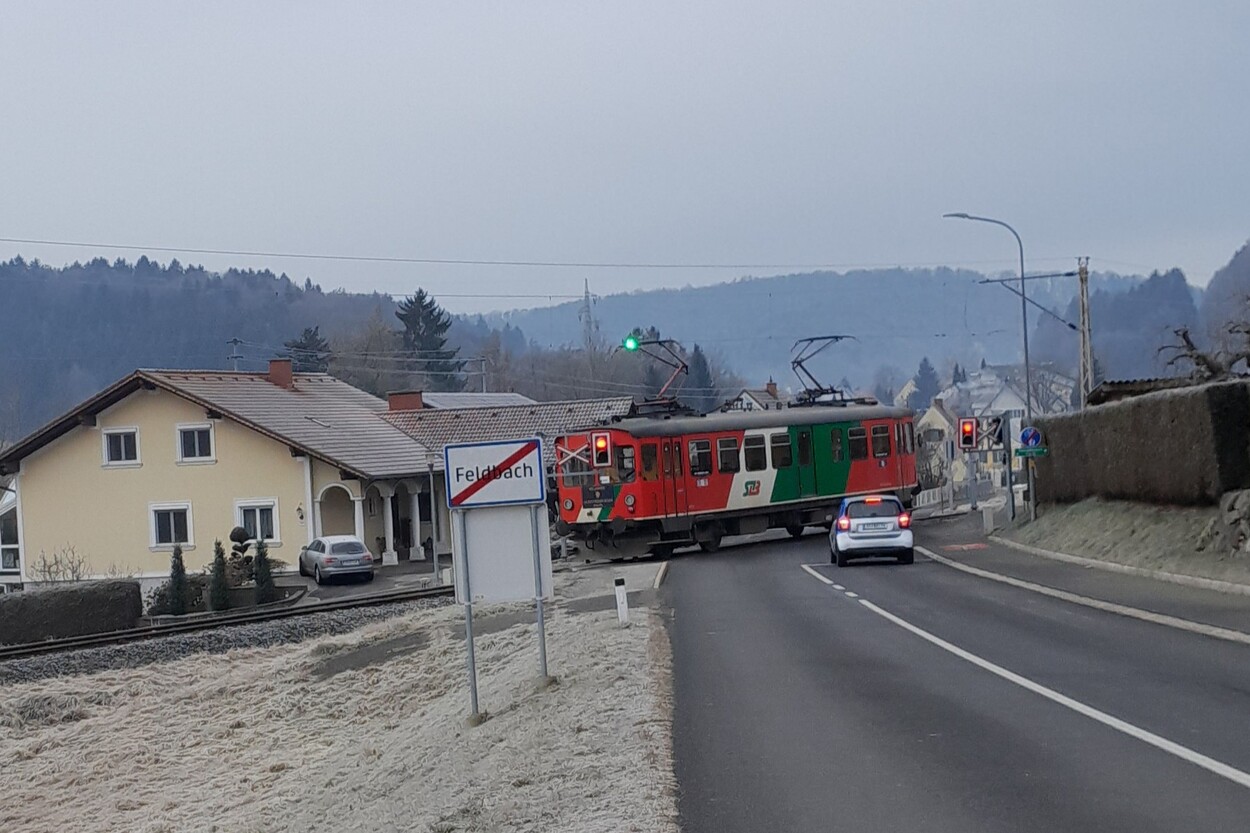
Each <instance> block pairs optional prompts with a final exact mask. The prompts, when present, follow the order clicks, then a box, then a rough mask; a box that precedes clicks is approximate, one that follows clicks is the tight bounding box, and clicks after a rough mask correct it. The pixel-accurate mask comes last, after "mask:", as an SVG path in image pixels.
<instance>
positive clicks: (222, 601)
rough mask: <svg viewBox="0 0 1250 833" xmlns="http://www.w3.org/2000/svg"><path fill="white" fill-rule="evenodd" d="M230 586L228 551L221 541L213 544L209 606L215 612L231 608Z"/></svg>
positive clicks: (209, 581)
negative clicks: (228, 579)
mask: <svg viewBox="0 0 1250 833" xmlns="http://www.w3.org/2000/svg"><path fill="white" fill-rule="evenodd" d="M228 588H229V584H228V582H227V581H226V551H225V549H224V548H223V547H222V546H221V541H220V540H217V541H214V542H213V569H212V573H211V574H210V575H209V580H208V604H209V607H210V608H212V609H213V610H226V609H227V608H229V607H230V594H229V593H228V592H227V590H228Z"/></svg>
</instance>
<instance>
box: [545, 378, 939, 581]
mask: <svg viewBox="0 0 1250 833" xmlns="http://www.w3.org/2000/svg"><path fill="white" fill-rule="evenodd" d="M916 483H917V481H916V437H915V429H914V426H913V424H912V413H911V411H909V410H906V409H904V408H892V407H886V406H883V405H877V404H865V403H857V402H848V403H835V404H823V403H819V404H811V405H807V406H803V407H794V408H788V409H783V410H775V411H774V410H768V411H729V412H722V413H713V414H708V415H707V416H663V417H655V418H652V417H631V418H627V419H622V420H620V421H619V422H615V423H612V424H610V425H607V426H604V427H601V428H590V429H586V430H585V431H580V432H576V433H569V434H566V435H564V436H562V437H559V438H558V439H557V440H556V497H557V500H558V504H559V505H558V509H559V519H558V520H557V523H556V528H557V531H558V532H559V533H560V534H562V535H570V536H572V537H573V538H574V539H576V540H579V541H581V542H583V543H584V544H585V545H586V546H587V547H588V548H589V549H591V550H594V551H595V554H596V555H599V556H601V557H609V558H614V557H619V556H633V555H641V554H644V553H647V552H651V553H657V554H665V553H667V552H670V551H671V550H672V549H673V548H674V547H678V546H685V545H690V544H699V545H700V546H701V547H702V548H703V549H704V550H708V551H712V550H715V549H717V548H718V547H719V546H720V542H721V539H722V538H724V537H726V536H732V535H749V534H752V533H757V532H763V531H765V530H767V529H786V530H788V531H789V532H790V534H791V535H794V536H796V537H797V536H798V535H801V534H802V532H803V529H804V528H805V527H808V526H822V527H825V528H828V527H829V525H830V524H831V523H832V522H833V518H834V515H835V513H836V512H837V509H838V505H839V503H840V502H841V500H842V498H843V497H845V496H847V495H856V494H865V493H892V494H895V495H897V496H898V497H899V498H900V499H902V500H903V503H904V505H905V506H910V505H911V499H912V495H913V494H914V492H915V490H916V487H917V486H916Z"/></svg>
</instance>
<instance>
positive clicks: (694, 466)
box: [690, 440, 712, 477]
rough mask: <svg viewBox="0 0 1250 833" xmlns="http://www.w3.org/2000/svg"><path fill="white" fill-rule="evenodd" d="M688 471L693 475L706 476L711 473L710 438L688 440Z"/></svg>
mask: <svg viewBox="0 0 1250 833" xmlns="http://www.w3.org/2000/svg"><path fill="white" fill-rule="evenodd" d="M690 473H691V474H692V475H694V476H695V477H706V476H707V475H709V474H711V473H712V442H711V440H691V441H690Z"/></svg>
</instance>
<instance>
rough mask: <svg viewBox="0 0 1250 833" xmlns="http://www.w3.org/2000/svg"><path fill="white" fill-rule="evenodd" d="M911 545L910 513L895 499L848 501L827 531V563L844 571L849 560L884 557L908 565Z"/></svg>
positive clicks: (864, 497) (867, 497)
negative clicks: (891, 557) (890, 557)
mask: <svg viewBox="0 0 1250 833" xmlns="http://www.w3.org/2000/svg"><path fill="white" fill-rule="evenodd" d="M914 544H915V542H914V541H913V539H912V534H911V513H910V512H908V511H907V509H906V508H905V507H904V506H903V502H902V501H900V500H899V499H898V498H896V497H895V496H894V495H860V496H857V497H848V498H846V499H844V500H843V501H842V506H841V507H840V508H839V509H838V516H837V518H835V519H834V521H833V528H832V529H831V530H829V562H830V563H831V564H837V565H838V566H839V567H845V566H846V564H847V562H848V561H850V560H851V559H852V558H868V557H870V556H874V555H886V556H893V557H895V558H897V559H898V561H899V563H900V564H911V563H912V561H913V560H914V559H915V555H914V552H915V551H914V549H913V547H914Z"/></svg>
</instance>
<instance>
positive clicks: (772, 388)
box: [764, 376, 778, 399]
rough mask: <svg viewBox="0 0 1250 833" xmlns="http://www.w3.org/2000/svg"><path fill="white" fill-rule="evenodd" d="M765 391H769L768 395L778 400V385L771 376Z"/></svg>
mask: <svg viewBox="0 0 1250 833" xmlns="http://www.w3.org/2000/svg"><path fill="white" fill-rule="evenodd" d="M764 390H766V391H768V395H769V396H771V397H772V398H773V399H776V398H778V397H777V383H776V382H774V381H773V377H771V376H769V377H768V384H767V385H764Z"/></svg>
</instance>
